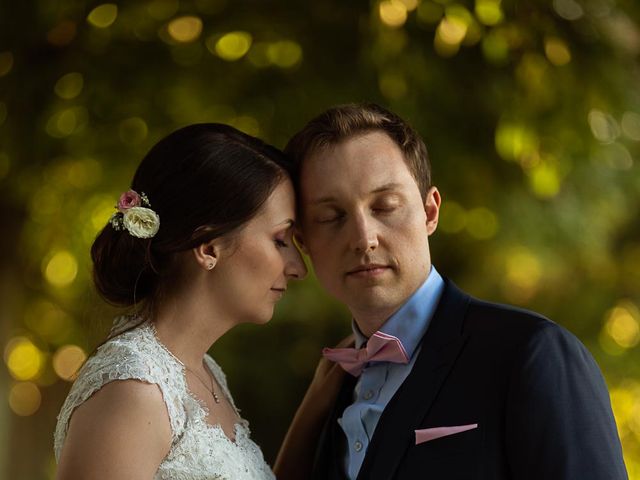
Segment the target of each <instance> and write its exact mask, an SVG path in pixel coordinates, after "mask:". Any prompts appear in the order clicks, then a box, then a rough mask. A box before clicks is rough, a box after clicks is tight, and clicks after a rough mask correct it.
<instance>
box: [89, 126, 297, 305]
mask: <svg viewBox="0 0 640 480" xmlns="http://www.w3.org/2000/svg"><path fill="white" fill-rule="evenodd" d="M290 172H291V165H290V163H289V162H288V160H287V158H286V157H285V156H284V155H283V154H282V152H281V151H279V150H278V149H276V148H275V147H272V146H270V145H267V144H266V143H264V142H262V141H261V140H259V139H257V138H254V137H252V136H250V135H247V134H244V133H242V132H240V131H238V130H236V129H235V128H233V127H230V126H228V125H221V124H215V123H207V124H196V125H190V126H188V127H184V128H182V129H180V130H177V131H175V132H173V133H171V134H170V135H168V136H167V137H165V138H163V139H162V140H160V141H159V142H158V143H157V144H156V145H155V146H154V147H153V148H151V150H150V151H149V153H147V155H146V156H145V157H144V159H143V160H142V162H141V163H140V165H139V166H138V169H137V171H136V173H135V176H134V177H133V182H132V183H131V189H132V190H135V191H136V192H138V193H145V194H146V196H147V197H148V199H149V202H150V204H151V208H152V209H153V210H154V211H155V212H156V213H157V214H158V216H159V217H160V229H159V230H158V233H157V234H156V235H155V236H154V237H153V238H148V239H144V238H137V237H134V236H132V235H130V234H129V232H128V231H127V230H116V229H114V228H113V226H111V224H107V225H106V226H105V227H104V229H103V230H102V231H101V232H100V233H99V234H98V236H97V238H96V239H95V241H94V243H93V246H92V247H91V257H92V259H93V278H94V283H95V285H96V288H97V290H98V292H99V293H100V295H101V296H102V297H103V298H104V299H105V300H106V301H108V302H109V303H112V304H115V305H118V306H132V305H134V304H136V303H139V302H143V303H144V305H145V306H146V307H148V306H149V304H153V302H154V300H156V298H157V297H158V296H159V295H160V294H161V291H162V289H163V288H164V286H165V284H166V283H167V281H168V279H169V278H172V279H175V278H176V277H175V268H174V267H175V265H174V262H172V260H173V258H174V257H175V255H174V254H176V253H178V252H181V251H185V250H188V249H191V248H195V247H197V246H198V245H200V244H202V243H206V242H208V241H210V240H212V239H214V238H217V237H222V236H225V235H228V234H231V233H233V232H235V231H237V230H238V229H239V228H240V227H242V226H243V225H244V224H245V223H246V222H248V221H249V220H251V218H253V217H254V216H255V215H256V214H257V213H258V211H259V210H260V207H261V206H262V205H263V204H264V202H265V201H266V200H267V198H268V197H269V195H270V194H271V192H272V191H273V190H274V189H275V188H276V186H277V185H278V184H279V183H280V181H281V180H282V179H283V178H287V175H288V174H289V173H290Z"/></svg>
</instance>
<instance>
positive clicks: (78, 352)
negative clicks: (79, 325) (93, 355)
mask: <svg viewBox="0 0 640 480" xmlns="http://www.w3.org/2000/svg"><path fill="white" fill-rule="evenodd" d="M86 359H87V354H86V353H85V352H84V350H83V349H82V348H80V347H78V346H77V345H65V346H64V347H60V348H59V349H58V351H57V352H56V353H55V354H54V355H53V369H54V370H55V372H56V374H57V375H58V376H59V377H60V378H62V379H63V380H67V381H71V380H73V379H74V378H75V376H76V374H77V373H78V370H79V369H80V367H81V366H82V364H83V363H84V361H85V360H86Z"/></svg>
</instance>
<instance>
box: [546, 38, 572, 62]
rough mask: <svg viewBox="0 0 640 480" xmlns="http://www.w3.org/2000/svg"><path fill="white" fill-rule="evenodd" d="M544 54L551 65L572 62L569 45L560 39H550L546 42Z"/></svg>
mask: <svg viewBox="0 0 640 480" xmlns="http://www.w3.org/2000/svg"><path fill="white" fill-rule="evenodd" d="M544 52H545V54H546V55H547V58H548V59H549V61H550V62H551V63H553V64H554V65H557V66H562V65H566V64H567V63H569V62H570V61H571V52H570V51H569V47H568V46H567V44H566V43H565V42H564V41H562V40H561V39H559V38H555V37H549V38H547V39H546V40H545V41H544Z"/></svg>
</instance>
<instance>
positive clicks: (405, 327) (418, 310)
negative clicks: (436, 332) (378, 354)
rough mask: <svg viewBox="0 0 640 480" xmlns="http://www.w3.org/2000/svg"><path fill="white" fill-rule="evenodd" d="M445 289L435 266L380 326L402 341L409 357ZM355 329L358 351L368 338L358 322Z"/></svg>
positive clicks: (354, 324)
mask: <svg viewBox="0 0 640 480" xmlns="http://www.w3.org/2000/svg"><path fill="white" fill-rule="evenodd" d="M443 290H444V280H442V277H441V276H440V274H439V273H438V271H437V270H436V268H435V267H434V266H431V271H430V272H429V275H428V276H427V279H426V280H425V281H424V283H423V284H422V285H421V286H420V287H419V288H418V289H417V290H416V291H415V292H414V293H413V294H412V295H411V296H410V297H409V299H408V300H407V301H406V302H405V304H404V305H402V307H400V309H399V310H398V311H397V312H396V313H394V314H393V315H391V316H390V317H389V319H388V320H387V321H386V322H385V323H384V324H383V325H382V327H380V331H381V332H383V333H386V334H388V335H393V336H394V337H397V338H398V339H400V342H401V343H402V346H403V347H404V349H405V351H406V352H407V355H408V356H409V358H411V357H413V353H414V352H415V350H416V347H417V346H418V344H419V343H420V340H421V339H422V336H423V335H424V334H425V332H426V331H427V328H428V327H429V323H431V317H433V313H434V312H435V309H436V307H437V306H438V301H439V300H440V296H441V295H442V291H443ZM351 328H352V329H353V333H354V335H355V337H356V348H361V347H362V345H364V343H365V342H366V341H367V340H368V338H367V337H366V336H365V335H364V334H363V333H362V332H361V331H360V328H358V325H357V324H356V322H355V320H353V319H352V320H351Z"/></svg>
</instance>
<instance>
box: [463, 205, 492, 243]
mask: <svg viewBox="0 0 640 480" xmlns="http://www.w3.org/2000/svg"><path fill="white" fill-rule="evenodd" d="M466 227H467V231H468V232H469V235H471V236H472V237H474V238H477V239H478V240H486V239H488V238H491V237H493V236H495V234H496V232H497V231H498V217H496V215H495V213H493V212H492V211H491V210H489V209H488V208H484V207H479V208H473V209H471V210H469V212H468V213H467V225H466Z"/></svg>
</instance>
